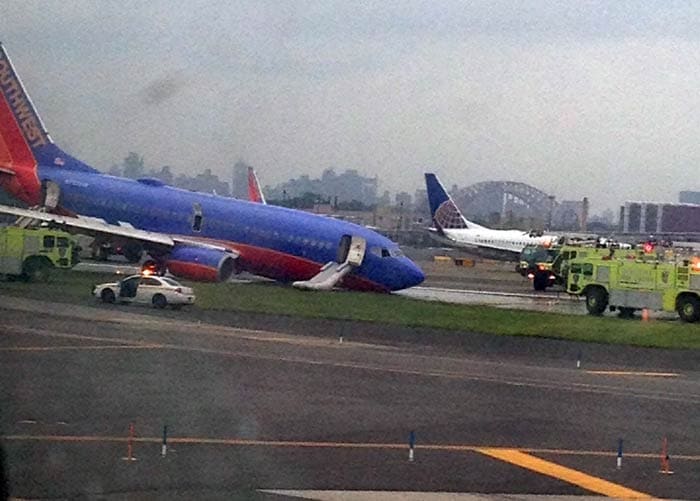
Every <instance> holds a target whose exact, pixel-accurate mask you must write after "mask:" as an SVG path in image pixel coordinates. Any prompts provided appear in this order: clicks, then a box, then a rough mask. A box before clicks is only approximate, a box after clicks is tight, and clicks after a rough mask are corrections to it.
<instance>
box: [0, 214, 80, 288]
mask: <svg viewBox="0 0 700 501" xmlns="http://www.w3.org/2000/svg"><path fill="white" fill-rule="evenodd" d="M78 252H79V248H78V246H77V245H76V243H75V242H74V241H73V239H72V238H71V235H70V234H68V233H66V232H65V231H60V230H55V229H51V228H45V227H37V228H21V227H19V226H5V227H2V228H0V274H4V275H7V276H9V277H13V278H21V279H23V280H27V281H29V280H46V279H47V278H48V277H49V275H50V273H51V270H52V269H55V268H64V269H67V268H72V267H73V266H75V265H76V264H77V263H78Z"/></svg>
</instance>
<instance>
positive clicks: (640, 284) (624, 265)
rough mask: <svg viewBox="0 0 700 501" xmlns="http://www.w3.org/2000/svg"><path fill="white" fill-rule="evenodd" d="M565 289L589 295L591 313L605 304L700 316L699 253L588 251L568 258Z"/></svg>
mask: <svg viewBox="0 0 700 501" xmlns="http://www.w3.org/2000/svg"><path fill="white" fill-rule="evenodd" d="M566 290H567V292H568V293H570V294H575V295H581V296H584V297H585V298H586V309H587V310H588V313H590V314H591V315H601V314H602V313H603V312H604V311H605V309H606V308H609V309H610V311H615V310H617V311H618V312H619V313H620V316H622V317H631V316H632V315H633V314H634V312H635V310H641V309H649V310H662V311H668V312H674V311H675V312H677V313H678V315H679V316H680V318H681V319H682V320H684V321H686V322H697V321H699V320H700V257H698V256H686V257H679V256H677V255H670V256H669V257H668V258H665V257H664V255H663V254H656V253H649V254H641V255H638V256H636V257H634V256H627V257H622V258H609V259H600V258H599V257H589V258H580V259H574V260H572V261H571V262H570V263H569V275H568V280H567V287H566Z"/></svg>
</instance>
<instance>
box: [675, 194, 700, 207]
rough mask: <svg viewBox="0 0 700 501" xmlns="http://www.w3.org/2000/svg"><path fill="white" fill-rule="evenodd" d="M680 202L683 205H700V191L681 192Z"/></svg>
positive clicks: (679, 195)
mask: <svg viewBox="0 0 700 501" xmlns="http://www.w3.org/2000/svg"><path fill="white" fill-rule="evenodd" d="M678 201H679V202H680V203H682V204H695V205H700V191H681V192H680V193H679V194H678Z"/></svg>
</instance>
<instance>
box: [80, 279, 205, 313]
mask: <svg viewBox="0 0 700 501" xmlns="http://www.w3.org/2000/svg"><path fill="white" fill-rule="evenodd" d="M92 294H93V295H94V296H95V297H96V298H98V299H100V300H102V302H104V303H114V302H117V301H118V302H120V303H140V304H150V305H153V306H154V307H155V308H161V309H162V308H165V307H166V306H172V307H173V308H174V309H178V308H181V307H182V306H184V305H189V304H194V301H195V295H194V291H193V290H192V289H191V288H189V287H185V286H183V285H182V284H180V283H179V282H177V281H175V280H173V279H172V278H169V277H160V276H155V275H131V276H129V277H126V278H124V279H122V280H120V281H118V282H112V283H106V284H99V285H96V286H95V287H94V288H93V290H92Z"/></svg>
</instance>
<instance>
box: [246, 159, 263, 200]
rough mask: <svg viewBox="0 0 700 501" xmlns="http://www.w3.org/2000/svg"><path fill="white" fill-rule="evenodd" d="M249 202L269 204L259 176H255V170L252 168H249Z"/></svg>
mask: <svg viewBox="0 0 700 501" xmlns="http://www.w3.org/2000/svg"><path fill="white" fill-rule="evenodd" d="M248 200H250V201H251V202H258V203H261V204H267V202H266V201H265V195H263V192H262V189H261V188H260V183H259V182H258V176H257V175H256V174H255V169H253V168H252V167H248Z"/></svg>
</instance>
